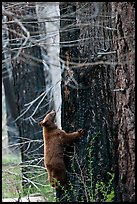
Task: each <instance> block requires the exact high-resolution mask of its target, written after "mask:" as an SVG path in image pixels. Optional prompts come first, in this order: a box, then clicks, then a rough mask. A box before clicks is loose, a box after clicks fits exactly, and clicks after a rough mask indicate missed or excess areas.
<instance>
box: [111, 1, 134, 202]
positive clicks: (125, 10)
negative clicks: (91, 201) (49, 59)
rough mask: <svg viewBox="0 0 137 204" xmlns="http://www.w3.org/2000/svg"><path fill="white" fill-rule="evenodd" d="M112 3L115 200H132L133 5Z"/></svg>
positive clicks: (129, 3)
mask: <svg viewBox="0 0 137 204" xmlns="http://www.w3.org/2000/svg"><path fill="white" fill-rule="evenodd" d="M134 5H135V4H134V2H112V11H113V15H114V16H113V27H114V28H115V32H114V33H113V40H114V48H115V50H116V51H117V63H118V64H117V66H116V69H115V107H116V115H115V125H116V127H115V132H116V140H117V151H116V155H117V163H116V170H115V172H116V179H115V180H116V201H118V202H134V201H135V117H134V115H135V7H134Z"/></svg>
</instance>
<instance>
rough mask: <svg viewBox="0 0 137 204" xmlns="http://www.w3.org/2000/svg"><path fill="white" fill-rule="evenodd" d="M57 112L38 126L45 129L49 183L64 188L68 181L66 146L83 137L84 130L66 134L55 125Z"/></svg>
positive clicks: (49, 114) (45, 154)
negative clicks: (65, 156) (65, 160)
mask: <svg viewBox="0 0 137 204" xmlns="http://www.w3.org/2000/svg"><path fill="white" fill-rule="evenodd" d="M55 116H56V112H55V111H51V112H50V113H48V114H47V115H46V116H45V118H44V119H43V121H41V122H39V123H38V124H39V125H40V126H42V127H43V140H44V164H45V167H46V169H47V171H48V181H49V182H50V183H51V185H52V187H55V188H57V187H59V185H61V186H63V185H64V184H65V180H66V168H65V163H64V156H63V153H64V145H65V144H69V143H71V142H73V141H74V140H75V139H77V138H80V137H81V136H83V134H84V131H83V130H82V129H80V130H78V131H77V132H73V133H66V132H65V131H64V130H61V129H59V128H58V127H57V126H56V124H55V123H54V119H55Z"/></svg>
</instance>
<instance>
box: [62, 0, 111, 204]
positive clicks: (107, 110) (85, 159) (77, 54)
mask: <svg viewBox="0 0 137 204" xmlns="http://www.w3.org/2000/svg"><path fill="white" fill-rule="evenodd" d="M76 8H77V9H76ZM60 9H61V31H62V32H61V45H62V49H61V58H63V60H64V61H65V69H64V70H63V74H62V128H63V129H65V130H66V131H74V130H77V129H79V128H83V129H84V130H85V135H84V137H83V138H82V139H81V140H79V141H77V142H76V143H75V145H74V146H72V147H68V148H66V156H65V162H66V167H67V171H68V181H69V182H70V184H68V185H67V187H65V190H66V191H65V194H63V195H62V196H61V197H59V198H60V200H61V201H62V200H63V199H64V201H71V202H78V201H86V202H89V201H95V200H96V201H105V200H106V199H107V198H106V197H103V195H102V193H101V191H99V190H98V192H97V195H96V196H95V189H96V184H99V182H104V183H105V185H107V183H108V182H109V180H110V177H109V175H108V173H112V172H113V164H114V161H113V149H114V146H113V115H114V113H113V97H112V96H113V92H112V90H113V86H114V85H113V67H112V66H111V58H112V55H114V53H113V52H114V51H113V46H112V30H111V29H107V28H106V27H111V21H110V15H111V7H110V4H109V3H101V4H100V3H96V2H92V3H91V2H87V3H85V2H84V3H79V2H78V3H76V4H75V3H66V4H62V3H61V5H60ZM92 15H93V16H92ZM64 19H65V21H64ZM76 22H77V24H76ZM78 26H79V27H78ZM105 28H106V29H105ZM62 41H63V42H62ZM67 42H68V43H67ZM74 45H75V46H74ZM108 51H111V52H110V53H108V54H106V53H107V52H108ZM99 52H103V53H104V52H105V54H104V55H105V57H104V55H103V56H102V58H100V54H98V53H99ZM104 60H105V61H107V60H108V61H109V62H110V65H107V63H106V64H105V62H104ZM83 62H84V63H83ZM78 63H80V64H78ZM89 63H91V65H90V64H89ZM111 188H113V183H112V184H111ZM109 190H110V191H111V189H109ZM63 196H64V197H63Z"/></svg>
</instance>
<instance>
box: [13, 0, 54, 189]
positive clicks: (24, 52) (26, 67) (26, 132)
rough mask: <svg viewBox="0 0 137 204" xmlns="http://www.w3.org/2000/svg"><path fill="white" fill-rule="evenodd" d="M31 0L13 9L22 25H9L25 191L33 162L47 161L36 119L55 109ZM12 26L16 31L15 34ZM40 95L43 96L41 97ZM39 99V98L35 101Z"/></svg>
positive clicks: (28, 183) (31, 172)
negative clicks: (38, 40) (44, 67)
mask: <svg viewBox="0 0 137 204" xmlns="http://www.w3.org/2000/svg"><path fill="white" fill-rule="evenodd" d="M28 3H29V2H28ZM31 3H32V4H30V3H29V4H26V5H25V7H24V8H25V9H22V10H21V9H19V8H18V6H19V7H20V4H19V5H17V7H16V6H14V7H13V9H12V10H11V12H13V14H15V16H17V14H18V19H19V22H20V23H22V24H20V23H18V22H14V23H13V24H12V25H10V26H9V29H10V35H9V36H10V41H11V50H12V67H13V72H12V73H13V83H14V87H15V96H16V104H17V113H18V119H17V124H18V128H19V132H20V141H21V145H20V148H21V155H22V161H23V162H24V164H26V165H24V167H23V168H22V171H23V187H24V190H26V191H28V189H26V187H29V186H30V185H31V186H32V183H31V177H34V174H35V172H36V171H35V168H34V167H33V168H32V165H37V166H39V165H41V164H42V165H43V163H44V162H43V152H44V151H43V138H42V131H41V128H40V127H39V126H38V124H37V122H39V121H40V120H41V119H43V117H44V116H45V115H46V112H47V111H49V109H52V108H53V103H52V99H51V98H49V97H51V94H49V92H50V91H48V92H47V93H46V85H45V78H44V72H43V64H42V57H41V50H40V47H39V46H37V41H36V40H37V39H39V32H38V24H37V17H36V12H35V2H34V3H33V2H31ZM23 6H24V5H22V7H23ZM22 16H23V17H22ZM12 20H13V19H12ZM11 29H13V31H15V32H16V33H14V32H13V33H12V30H11ZM25 29H26V30H27V32H28V33H29V34H30V37H29V39H28V41H27V42H26V44H25V45H23V43H24V41H25V39H24V38H23V36H22V35H23V34H24V35H27V34H28V33H27V32H26V31H25ZM24 32H25V33H24ZM21 36H22V37H21ZM23 46H24V47H23ZM15 48H16V49H15ZM17 48H18V49H17ZM19 52H20V53H19ZM44 92H45V95H41V94H42V93H43V94H44ZM40 95H41V97H39V96H40ZM38 97H39V98H38ZM36 98H37V100H36V101H35V102H34V100H35V99H36ZM32 101H33V102H34V103H33V104H32V106H31V107H30V108H29V109H28V110H27V108H28V107H29V105H30V104H29V103H30V102H32ZM49 101H51V103H49ZM39 103H40V104H39ZM28 104H29V105H28ZM26 105H27V106H26ZM26 110H27V111H26ZM25 111H26V112H25ZM24 112H25V113H24ZM23 113H24V114H23ZM31 189H32V188H31Z"/></svg>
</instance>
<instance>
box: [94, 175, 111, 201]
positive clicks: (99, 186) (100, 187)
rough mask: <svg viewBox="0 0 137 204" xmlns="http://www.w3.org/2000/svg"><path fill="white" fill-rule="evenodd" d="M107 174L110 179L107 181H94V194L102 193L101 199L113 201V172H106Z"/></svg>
mask: <svg viewBox="0 0 137 204" xmlns="http://www.w3.org/2000/svg"><path fill="white" fill-rule="evenodd" d="M107 174H108V175H109V176H110V177H111V178H110V180H109V181H108V183H105V182H103V181H98V182H97V183H96V189H95V195H97V194H98V193H101V194H102V195H103V198H102V201H105V202H112V201H114V187H112V184H113V180H114V173H110V172H107Z"/></svg>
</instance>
